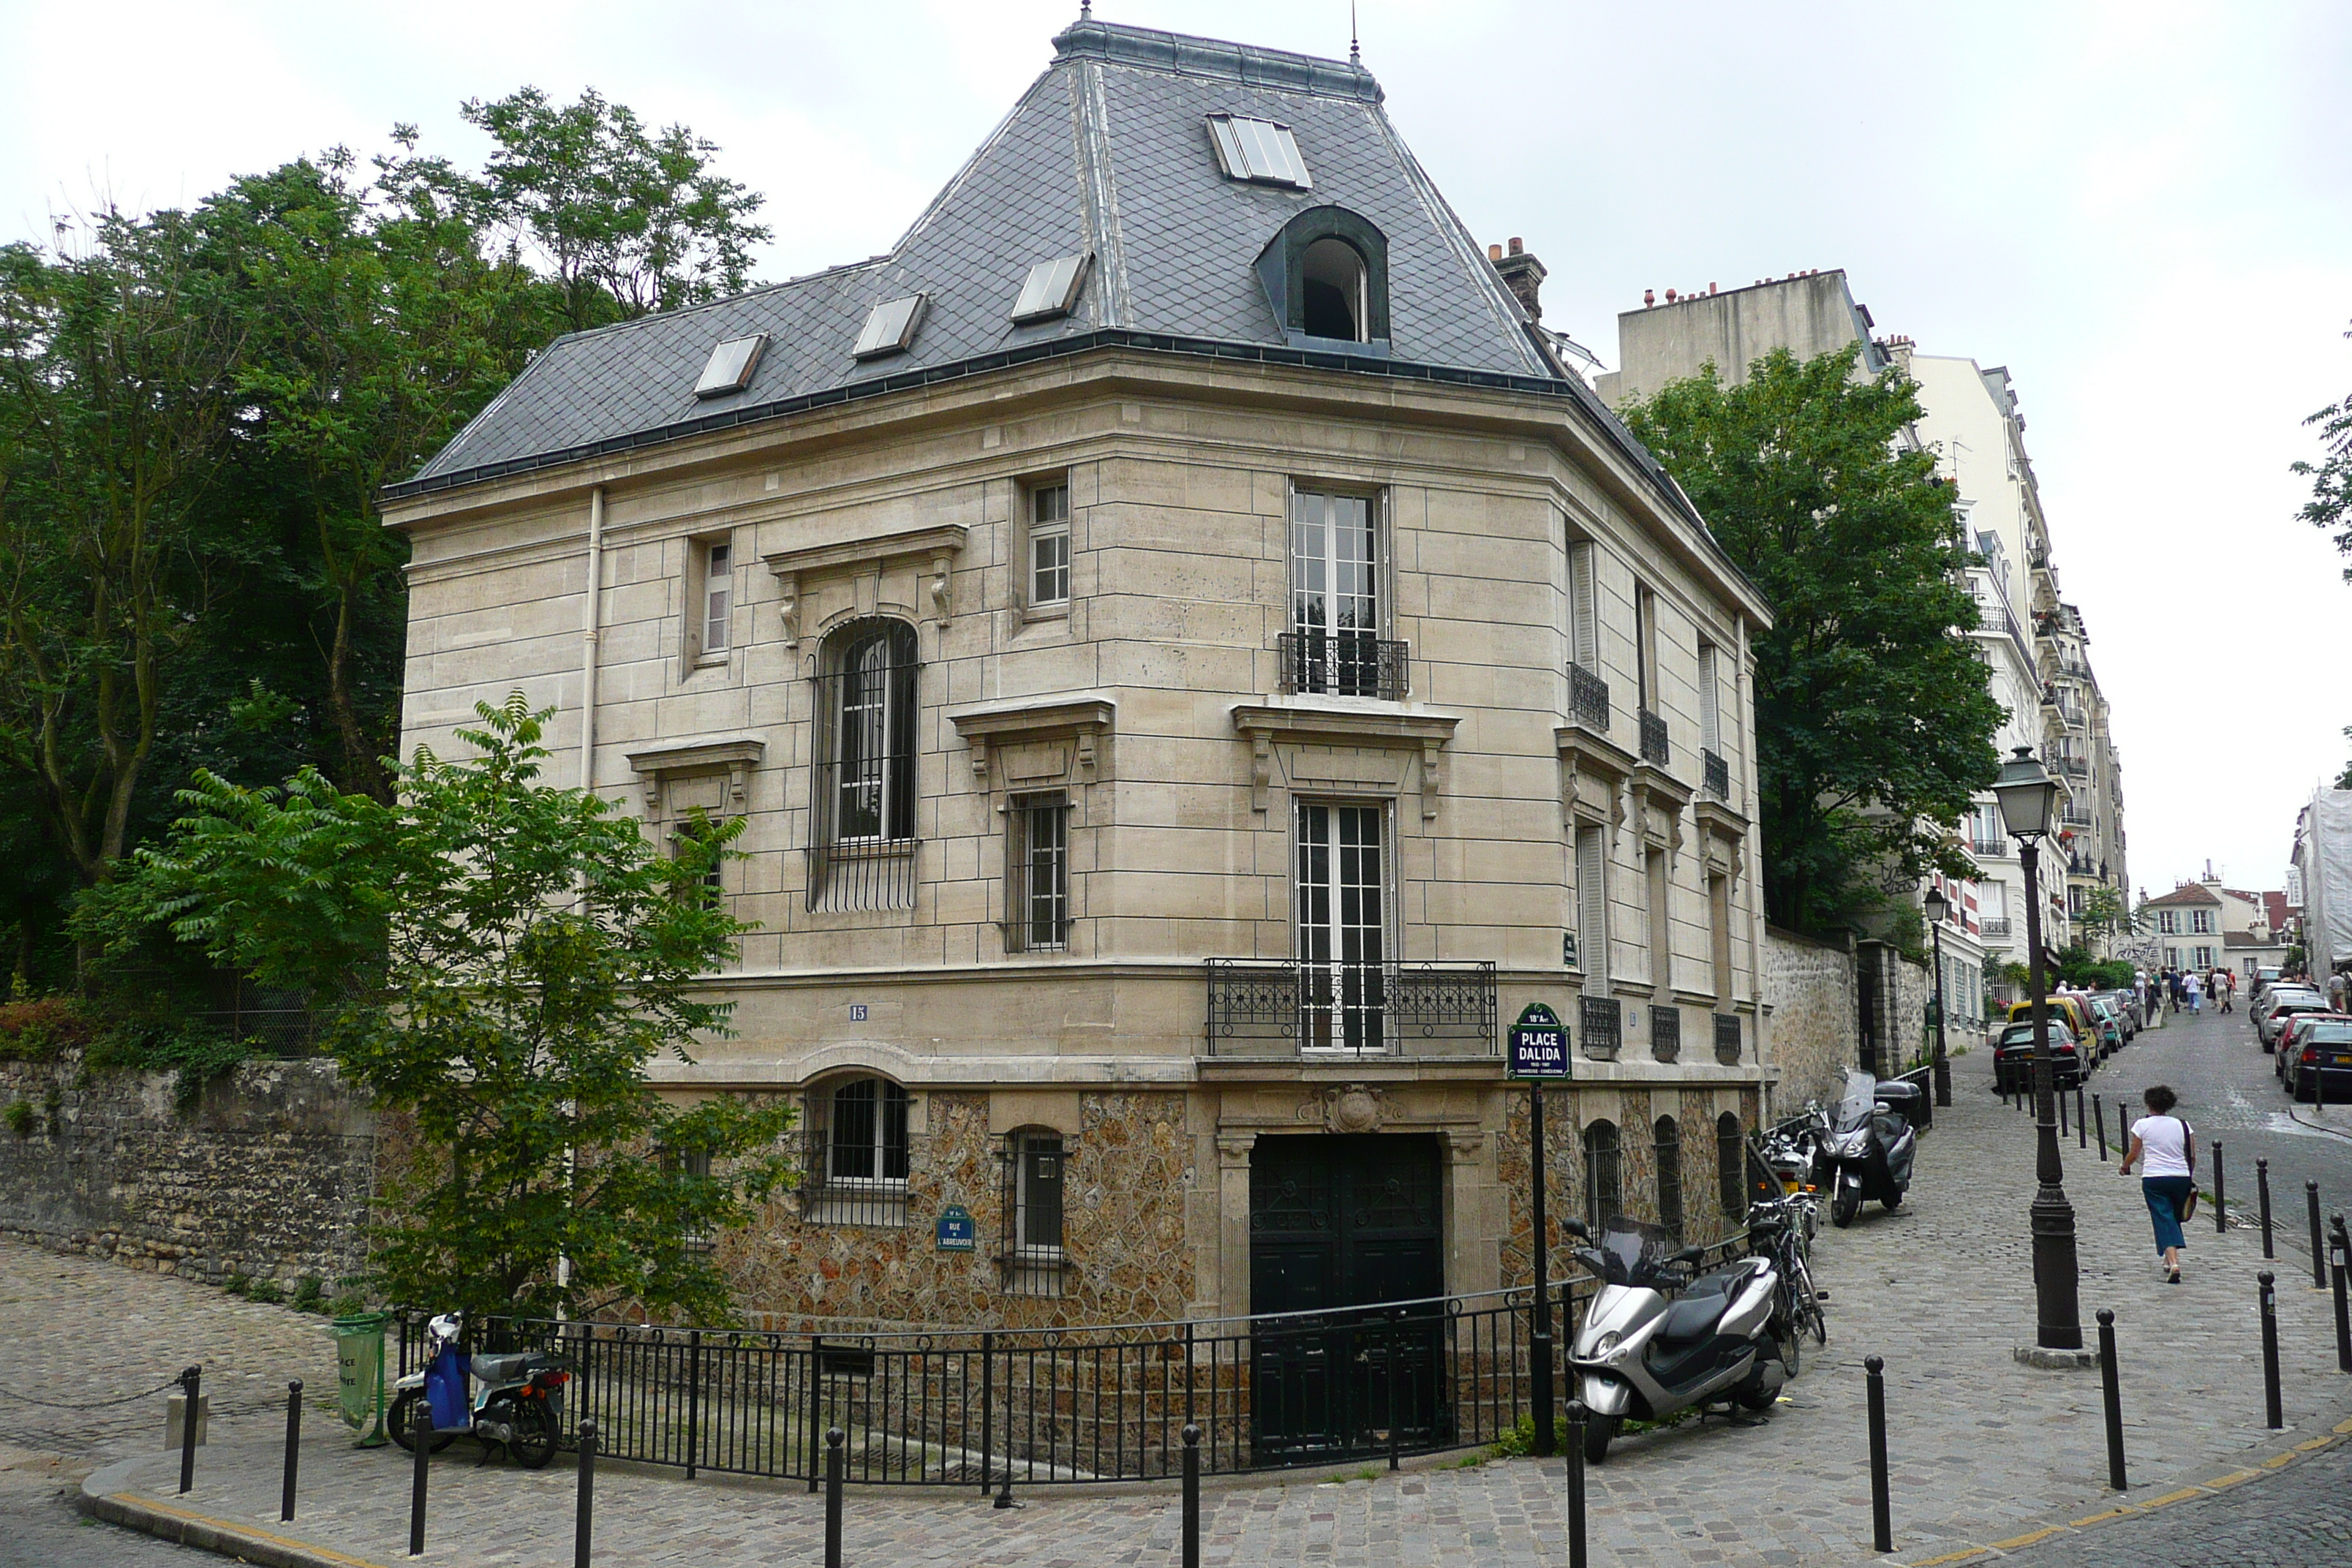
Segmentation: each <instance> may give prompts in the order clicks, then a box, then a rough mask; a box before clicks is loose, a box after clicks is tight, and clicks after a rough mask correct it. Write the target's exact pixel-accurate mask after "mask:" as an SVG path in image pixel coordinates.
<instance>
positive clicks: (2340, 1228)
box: [2327, 1215, 2352, 1372]
mask: <svg viewBox="0 0 2352 1568" xmlns="http://www.w3.org/2000/svg"><path fill="white" fill-rule="evenodd" d="M2327 1250H2328V1253H2329V1263H2330V1266H2331V1267H2330V1268H2329V1272H2330V1274H2332V1275H2333V1276H2334V1282H2335V1286H2336V1371H2338V1372H2352V1301H2347V1299H2346V1297H2345V1278H2344V1276H2345V1271H2346V1270H2347V1268H2352V1245H2347V1238H2346V1237H2345V1234H2344V1216H2343V1215H2336V1234H2335V1236H2334V1237H2332V1238H2330V1240H2329V1242H2328V1247H2327Z"/></svg>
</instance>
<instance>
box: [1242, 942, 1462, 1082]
mask: <svg viewBox="0 0 2352 1568" xmlns="http://www.w3.org/2000/svg"><path fill="white" fill-rule="evenodd" d="M1207 969H1208V979H1209V1016H1208V1028H1207V1035H1208V1051H1209V1055H1211V1056H1213V1057H1231V1058H1301V1057H1305V1058H1308V1059H1312V1058H1316V1057H1320V1056H1326V1055H1330V1056H1355V1057H1368V1056H1388V1057H1423V1056H1428V1057H1492V1056H1495V1055H1496V1053H1497V1051H1498V1050H1499V1048H1500V1047H1499V1046H1498V1045H1497V1043H1496V1003H1495V966H1494V965H1493V964H1492V963H1309V962H1307V961H1306V960H1303V959H1276V960H1273V961H1270V962H1260V961H1256V960H1252V959H1236V958H1213V959H1210V960H1209V961H1208V963H1207Z"/></svg>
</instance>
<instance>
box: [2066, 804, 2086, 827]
mask: <svg viewBox="0 0 2352 1568" xmlns="http://www.w3.org/2000/svg"><path fill="white" fill-rule="evenodd" d="M2059 821H2060V822H2061V823H2062V824H2063V826H2068V827H2089V826H2093V824H2092V821H2091V811H2090V808H2089V807H2088V806H2082V805H2070V806H2068V807H2067V808H2066V809H2065V810H2064V811H2063V812H2062V813H2060V815H2059Z"/></svg>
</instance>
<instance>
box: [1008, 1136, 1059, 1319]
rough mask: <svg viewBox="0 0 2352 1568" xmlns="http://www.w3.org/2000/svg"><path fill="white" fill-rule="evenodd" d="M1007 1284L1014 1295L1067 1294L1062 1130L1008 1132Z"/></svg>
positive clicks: (1009, 1292)
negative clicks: (1059, 1131) (1064, 1285)
mask: <svg viewBox="0 0 2352 1568" xmlns="http://www.w3.org/2000/svg"><path fill="white" fill-rule="evenodd" d="M1002 1158H1003V1162H1004V1195H1003V1211H1002V1212H1003V1216H1004V1248H1003V1264H1004V1286H1005V1290H1006V1292H1007V1293H1008V1294H1010V1295H1014V1296H1058V1295H1060V1294H1062V1286H1063V1279H1064V1273H1065V1271H1064V1268H1063V1262H1064V1258H1065V1256H1066V1255H1065V1253H1064V1251H1063V1224H1062V1221H1063V1203H1062V1194H1063V1185H1064V1182H1063V1166H1064V1163H1065V1160H1066V1151H1065V1150H1064V1149H1063V1146H1062V1137H1061V1134H1060V1133H1058V1132H1050V1131H1034V1130H1024V1131H1018V1132H1012V1133H1008V1134H1006V1135H1005V1140H1004V1149H1003V1155H1002Z"/></svg>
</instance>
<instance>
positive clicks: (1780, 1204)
mask: <svg viewBox="0 0 2352 1568" xmlns="http://www.w3.org/2000/svg"><path fill="white" fill-rule="evenodd" d="M1815 1206H1816V1205H1815V1202H1814V1199H1813V1197H1812V1196H1811V1194H1807V1193H1792V1194H1788V1195H1787V1196H1784V1197H1779V1198H1764V1199H1759V1200H1757V1201H1756V1202H1754V1203H1751V1204H1749V1205H1748V1250H1749V1251H1750V1252H1751V1253H1753V1254H1754V1255H1755V1256H1757V1257H1759V1258H1767V1259H1769V1261H1770V1262H1771V1264H1772V1268H1773V1269H1774V1271H1775V1272H1776V1273H1777V1274H1778V1275H1779V1277H1780V1284H1779V1286H1778V1288H1777V1289H1776V1291H1775V1294H1774V1298H1773V1304H1772V1310H1773V1315H1774V1317H1776V1318H1777V1319H1778V1320H1779V1321H1780V1324H1781V1325H1782V1327H1783V1328H1784V1329H1785V1330H1786V1332H1785V1333H1783V1334H1782V1335H1780V1338H1781V1341H1782V1342H1783V1343H1784V1344H1786V1345H1787V1346H1789V1347H1790V1358H1789V1373H1790V1376H1792V1377H1793V1376H1794V1375H1796V1363H1795V1345H1796V1343H1797V1342H1798V1340H1799V1339H1800V1337H1801V1336H1802V1335H1803V1334H1804V1333H1805V1332H1806V1331H1809V1330H1810V1331H1811V1333H1812V1336H1813V1342H1815V1343H1816V1344H1824V1345H1825V1344H1827V1343H1829V1342H1830V1325H1829V1318H1828V1315H1827V1314H1826V1313H1824V1312H1823V1311H1822V1300H1821V1293H1820V1291H1819V1290H1817V1289H1815V1288H1814V1285H1813V1271H1812V1268H1811V1265H1810V1263H1809V1262H1808V1261H1807V1257H1806V1255H1807V1253H1808V1252H1809V1251H1810V1250H1811V1248H1810V1247H1808V1246H1807V1245H1806V1243H1805V1240H1804V1235H1805V1231H1806V1229H1807V1226H1806V1224H1805V1221H1806V1219H1807V1217H1808V1216H1809V1215H1810V1214H1811V1210H1812V1209H1813V1208H1814V1207H1815Z"/></svg>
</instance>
